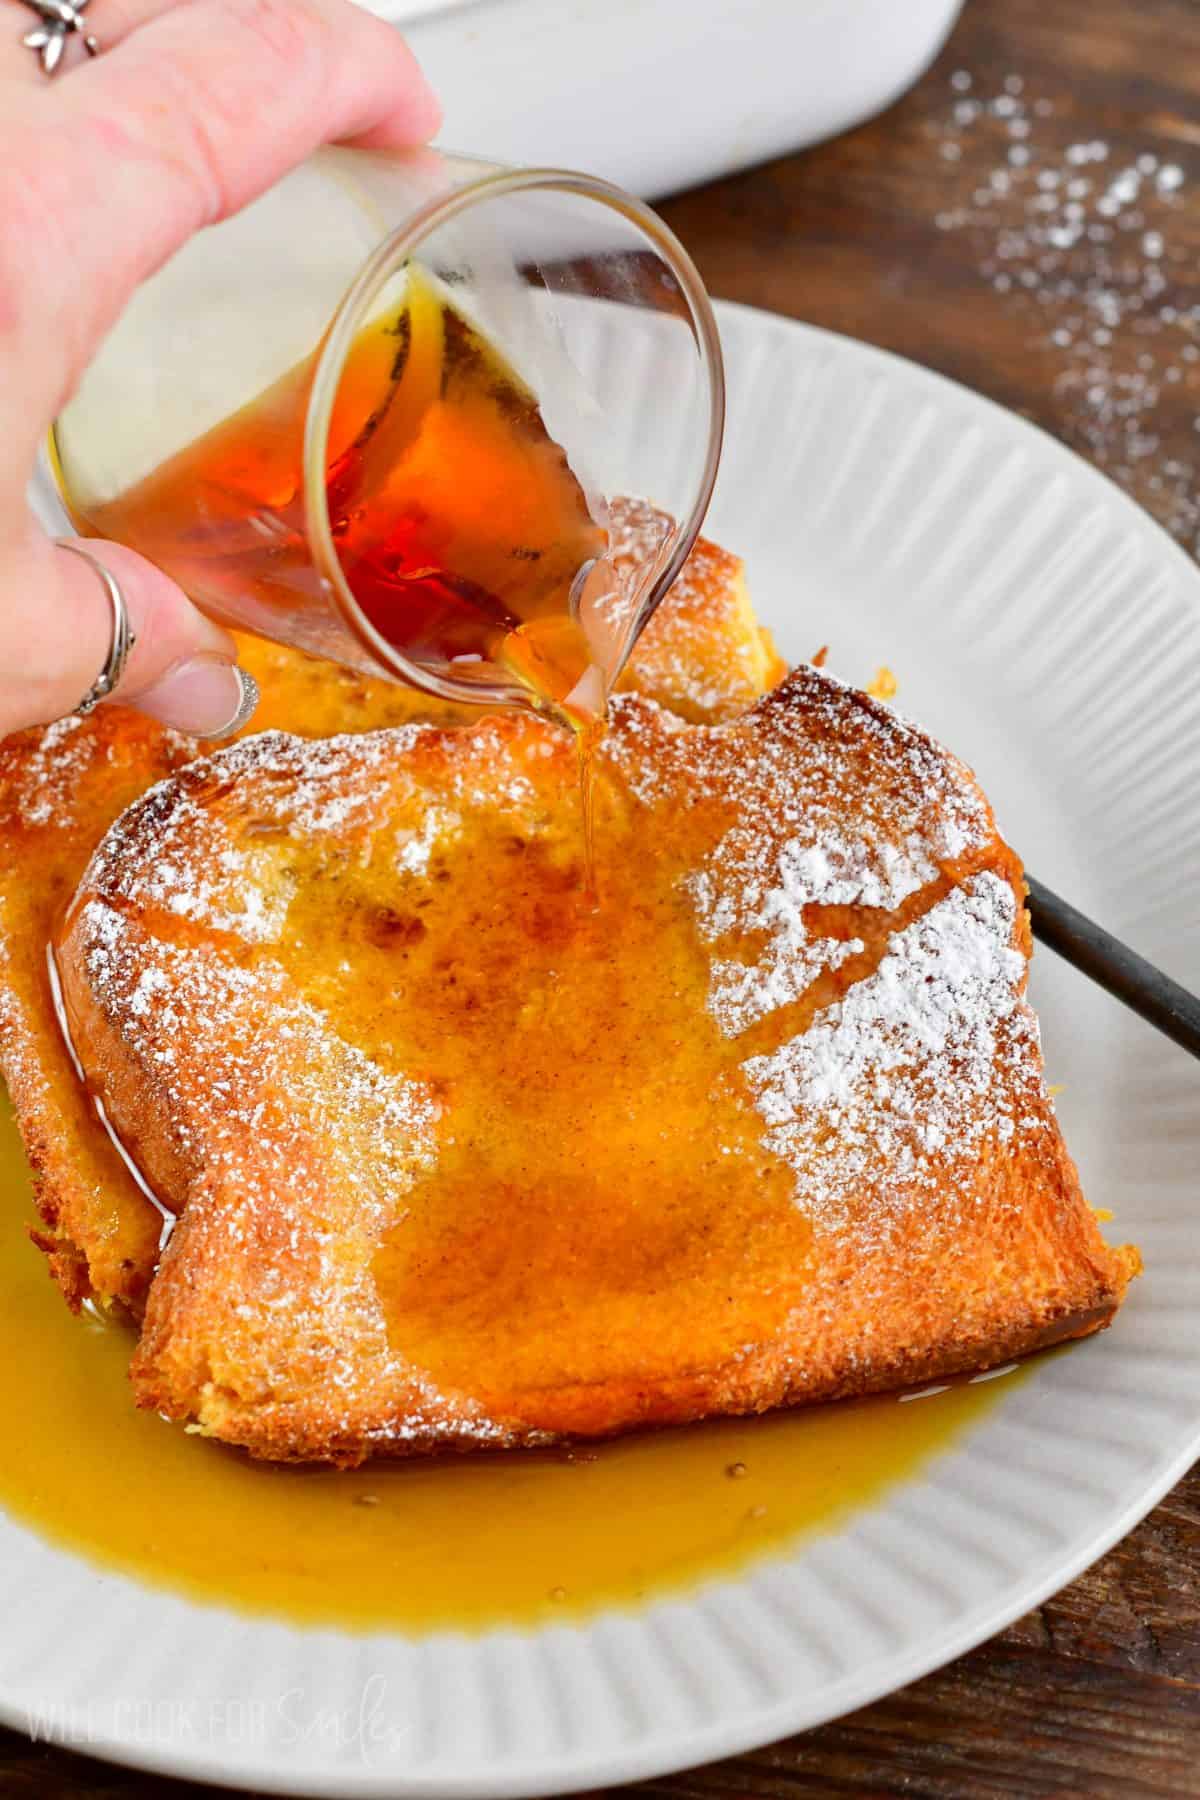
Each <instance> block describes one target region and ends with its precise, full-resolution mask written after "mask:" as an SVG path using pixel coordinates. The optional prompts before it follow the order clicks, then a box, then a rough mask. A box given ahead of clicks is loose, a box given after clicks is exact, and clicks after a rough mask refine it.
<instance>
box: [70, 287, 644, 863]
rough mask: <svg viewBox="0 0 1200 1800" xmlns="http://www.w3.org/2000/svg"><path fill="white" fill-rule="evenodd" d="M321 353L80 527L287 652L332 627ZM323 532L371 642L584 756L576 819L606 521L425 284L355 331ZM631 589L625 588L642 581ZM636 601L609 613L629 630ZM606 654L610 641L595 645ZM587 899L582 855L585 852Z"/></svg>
mask: <svg viewBox="0 0 1200 1800" xmlns="http://www.w3.org/2000/svg"><path fill="white" fill-rule="evenodd" d="M318 358H319V350H318V351H317V352H315V353H314V354H313V355H312V356H311V357H310V358H308V359H306V360H305V361H304V362H303V363H300V364H298V365H297V366H296V367H294V368H293V369H291V370H290V371H289V372H288V373H287V374H286V375H284V376H283V377H282V378H281V379H280V380H279V381H277V382H276V383H275V384H274V385H273V386H272V387H270V388H269V389H267V390H266V391H265V392H264V393H262V394H260V395H259V396H258V397H257V398H256V399H254V400H253V401H251V402H250V403H249V405H247V406H245V407H244V408H242V410H241V411H239V412H237V413H235V414H234V415H233V416H232V417H230V418H228V419H226V420H225V421H224V422H223V423H222V424H220V425H218V426H216V427H215V428H214V429H213V430H211V431H209V432H207V433H206V434H205V435H204V436H202V437H199V438H197V439H196V441H195V442H193V443H191V444H189V445H187V446H186V447H185V448H184V449H183V450H181V451H179V452H177V453H176V454H175V455H174V456H172V457H170V458H169V460H167V461H166V462H164V463H162V464H161V465H160V466H159V467H158V468H157V469H156V470H154V472H153V473H152V474H150V475H149V476H147V477H146V478H144V479H143V480H141V481H139V482H138V483H137V484H136V485H134V486H132V487H130V488H128V489H127V490H126V491H125V492H124V493H122V494H120V495H118V496H117V497H116V498H115V499H113V500H111V501H108V502H103V503H100V504H95V505H92V506H90V507H88V508H87V510H86V513H85V514H84V515H83V516H82V517H81V523H83V524H84V525H85V526H86V528H87V529H88V530H89V531H91V532H94V533H96V534H98V535H101V536H104V537H109V538H114V539H116V540H118V541H119V542H122V543H125V544H129V545H131V546H132V547H133V548H135V549H137V550H139V551H140V552H141V553H142V554H143V555H145V556H147V557H149V558H150V559H151V561H153V562H155V563H157V564H158V565H159V566H160V567H161V568H164V569H165V570H167V572H168V573H170V574H171V575H172V576H173V577H174V578H175V579H176V580H177V581H178V582H179V583H180V585H181V586H182V587H184V588H185V589H186V590H187V591H188V592H189V593H190V594H192V595H193V597H194V598H196V599H197V601H198V602H199V603H200V604H201V605H204V606H206V607H208V608H210V609H211V610H213V611H215V612H216V613H217V614H218V615H221V614H224V615H225V616H230V614H231V612H232V610H233V609H232V608H231V605H230V602H231V601H232V600H233V599H234V597H235V596H236V598H237V601H238V603H239V604H238V616H239V617H245V616H246V605H247V602H248V601H249V602H250V603H251V604H252V607H253V616H254V617H255V619H256V620H257V621H258V628H259V629H261V630H262V631H263V632H264V634H266V635H270V636H280V637H287V636H288V635H289V633H288V629H287V627H286V625H285V624H283V623H282V621H283V619H284V618H285V617H286V616H287V615H293V614H294V613H295V612H296V610H297V609H307V610H308V611H310V612H312V613H313V614H314V616H316V615H319V614H324V613H325V611H326V607H327V602H326V597H325V594H324V593H323V592H322V580H323V578H322V576H321V574H320V572H319V570H318V569H317V567H316V566H315V565H314V562H313V559H312V554H311V550H310V547H309V543H308V540H307V536H306V518H305V499H304V466H303V465H304V432H305V421H306V413H307V408H308V402H309V395H310V392H311V388H312V383H313V377H314V373H315V370H316V365H317V361H318ZM325 494H326V504H327V508H328V517H329V524H330V530H331V534H332V538H333V543H334V547H335V551H336V554H337V558H338V561H339V562H340V564H341V568H342V572H343V574H344V577H345V580H346V582H347V584H348V586H349V588H350V590H351V592H352V594H353V596H354V599H355V600H356V601H357V603H358V606H359V607H360V608H361V611H362V613H363V614H364V615H365V617H366V619H367V621H368V622H369V624H370V625H371V626H372V627H373V628H374V629H375V631H376V632H378V633H379V635H380V637H382V638H383V639H384V640H385V641H386V642H387V643H388V644H390V645H392V646H393V647H394V648H395V649H396V650H398V651H399V652H400V653H401V654H402V655H403V656H404V657H405V658H406V660H407V661H408V662H409V663H411V664H415V665H416V666H417V667H418V668H419V669H425V670H430V671H433V672H435V673H438V672H442V673H444V674H445V675H446V676H449V677H453V678H455V679H457V680H460V681H461V680H463V679H465V680H467V681H468V682H469V681H470V680H471V678H472V672H473V671H474V670H476V669H478V670H479V671H480V673H482V672H483V669H484V668H485V667H490V668H491V669H492V670H493V671H494V670H495V668H496V667H497V666H499V667H500V668H501V669H502V670H503V671H504V672H505V674H506V675H507V676H508V677H510V678H511V679H513V680H514V681H515V682H516V683H517V684H519V687H520V688H521V689H523V690H524V691H526V692H527V693H528V694H529V696H530V699H531V702H532V703H533V704H534V705H535V706H537V707H538V709H539V710H541V711H544V712H546V713H548V714H550V715H551V716H554V717H556V718H557V719H558V720H559V721H560V722H563V723H565V724H567V725H569V726H571V727H572V728H573V729H574V730H575V732H576V734H577V738H578V743H579V750H580V778H581V783H582V789H583V816H584V820H585V828H586V821H587V820H588V819H590V816H591V802H590V786H591V779H592V771H593V768H594V759H593V751H594V749H595V746H596V743H597V742H598V739H599V737H600V736H601V735H602V732H603V720H604V709H605V704H606V701H607V696H608V690H609V687H610V685H611V679H612V676H613V675H614V674H615V666H616V662H617V658H618V654H619V649H620V646H619V644H617V643H616V642H615V641H613V639H612V635H611V634H609V633H606V632H605V630H604V623H603V622H604V617H605V607H604V600H605V598H606V597H607V596H608V595H609V594H612V593H615V592H616V577H615V575H614V573H613V571H612V570H611V568H610V566H609V565H608V564H607V563H606V562H605V561H604V556H605V550H606V548H607V544H608V532H607V529H606V526H605V523H604V517H603V513H604V509H603V505H602V503H601V502H599V501H598V500H596V499H595V498H589V496H588V494H587V493H586V492H585V489H584V487H583V485H582V483H581V481H580V479H579V478H578V476H577V475H576V473H575V472H574V471H573V470H572V468H571V465H570V463H569V462H568V459H567V456H566V453H565V452H564V450H563V449H562V448H561V446H560V445H559V444H558V443H556V442H555V440H554V438H553V437H552V436H551V435H550V433H549V431H548V430H547V428H546V425H545V423H544V421H543V418H542V414H541V411H540V409H539V405H538V401H537V398H536V396H535V395H534V394H533V393H532V391H531V390H530V389H529V387H528V386H526V384H525V383H524V382H523V381H522V380H521V378H520V376H518V375H517V374H516V373H515V372H514V371H513V370H512V369H511V368H510V367H509V366H508V365H507V364H506V363H505V361H504V360H503V358H502V357H501V356H500V355H499V353H498V352H497V351H496V350H495V349H494V348H493V347H492V345H490V344H489V343H488V342H487V341H486V340H485V338H484V337H483V336H482V334H481V333H480V332H479V331H477V330H476V329H475V328H474V327H473V326H472V325H470V324H469V323H468V322H467V321H466V320H465V319H464V318H463V317H462V316H461V314H459V313H458V312H456V311H455V309H454V307H453V306H452V305H451V304H450V302H449V300H448V299H447V298H446V296H445V295H444V293H442V292H441V291H440V290H439V289H438V288H437V287H435V285H434V283H433V282H432V281H431V279H430V278H428V277H426V276H425V275H423V274H422V273H420V272H419V271H418V270H416V269H415V268H411V267H410V269H409V272H408V280H407V285H406V289H405V294H404V299H403V302H402V303H401V304H400V306H399V308H398V309H394V310H392V311H389V312H386V313H384V314H382V315H380V316H378V317H377V318H375V319H374V320H373V321H372V322H370V323H369V324H368V325H366V326H365V327H364V328H363V329H362V330H361V331H360V333H359V334H358V336H357V338H356V339H355V340H354V342H353V344H352V346H351V348H350V351H349V353H348V355H347V357H346V361H345V363H344V366H343V370H342V374H341V379H340V382H339V385H338V389H337V395H336V399H335V402H334V409H333V417H332V422H331V427H330V432H329V443H328V453H327V458H326V473H325ZM624 579H627V580H636V574H635V575H632V576H630V575H629V574H628V573H626V574H625V576H624ZM628 604H629V596H628V595H625V596H624V597H623V601H622V606H621V609H620V610H621V613H622V616H629V612H628V611H627V607H628ZM606 639H608V641H605V640H606ZM587 849H588V860H587V866H588V869H589V885H590V870H591V844H590V835H589V841H588V846H587Z"/></svg>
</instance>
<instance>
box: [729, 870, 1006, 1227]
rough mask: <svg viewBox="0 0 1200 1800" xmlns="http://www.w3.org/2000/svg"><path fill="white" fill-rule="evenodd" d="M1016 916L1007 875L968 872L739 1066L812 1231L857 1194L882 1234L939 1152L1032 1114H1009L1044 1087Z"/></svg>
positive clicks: (968, 1145) (931, 1183) (936, 1173)
mask: <svg viewBox="0 0 1200 1800" xmlns="http://www.w3.org/2000/svg"><path fill="white" fill-rule="evenodd" d="M1015 919H1016V901H1015V899H1014V897H1013V893H1012V889H1011V888H1010V887H1009V885H1008V883H1007V882H1005V881H1003V880H1001V879H1000V877H999V876H997V875H994V874H991V873H990V872H989V873H984V874H981V875H977V876H975V877H973V878H972V879H971V880H969V881H968V882H967V883H965V885H964V886H963V887H962V888H958V889H956V890H955V891H954V892H952V893H951V894H949V895H948V896H947V897H946V898H945V899H944V900H941V901H939V902H938V903H937V904H936V905H935V906H933V907H931V908H930V910H929V912H927V913H926V914H924V916H923V917H922V918H920V919H919V920H917V921H916V922H915V923H914V924H912V925H910V926H908V927H907V928H906V929H905V930H903V931H901V932H897V933H896V934H895V935H893V937H892V938H891V939H890V940H889V943H888V948H887V953H886V955H885V956H884V958H883V961H882V962H881V963H880V965H879V967H878V969H877V970H876V972H875V973H874V974H873V975H871V976H869V977H867V978H866V979H865V980H863V981H861V982H859V983H857V984H856V985H855V986H854V987H852V988H851V989H850V991H849V992H848V993H847V995H846V996H845V998H844V999H843V1000H841V1001H840V1002H839V1003H838V1004H836V1005H834V1006H831V1007H828V1008H827V1009H826V1010H825V1011H824V1012H822V1013H818V1015H817V1016H816V1018H815V1019H814V1020H813V1021H812V1024H811V1025H810V1026H809V1029H808V1030H807V1031H806V1032H805V1033H803V1035H801V1036H799V1037H795V1038H792V1039H791V1040H790V1041H789V1042H788V1043H786V1044H784V1045H783V1046H782V1047H781V1048H780V1049H779V1050H776V1051H775V1052H773V1053H772V1054H771V1055H768V1056H756V1057H751V1058H750V1059H749V1060H748V1061H747V1062H746V1063H745V1064H744V1065H743V1066H744V1069H745V1073H746V1076H747V1078H748V1080H749V1083H750V1087H751V1091H752V1094H753V1096H754V1100H755V1104H756V1105H757V1107H758V1110H759V1112H760V1113H761V1114H762V1116H763V1118H764V1119H765V1120H766V1122H767V1125H768V1127H769V1130H768V1133H767V1137H766V1140H765V1142H766V1145H767V1148H768V1149H770V1150H773V1151H774V1152H775V1153H776V1154H777V1155H779V1156H781V1157H783V1158H784V1159H785V1160H786V1161H788V1162H790V1163H791V1164H792V1166H793V1167H794V1168H795V1170H796V1173H797V1181H798V1197H799V1198H801V1199H802V1200H803V1203H804V1206H805V1209H806V1210H808V1211H811V1213H812V1216H813V1220H814V1223H815V1224H816V1225H817V1226H818V1227H819V1228H820V1229H822V1230H831V1229H837V1228H839V1227H842V1226H844V1225H845V1224H846V1223H847V1222H848V1218H849V1214H850V1211H851V1209H852V1208H854V1207H855V1205H856V1203H862V1202H863V1201H864V1198H866V1199H867V1200H868V1201H869V1204H870V1209H871V1217H870V1218H868V1219H867V1220H866V1221H865V1225H866V1227H867V1228H868V1229H872V1228H873V1229H874V1230H875V1231H876V1232H886V1231H888V1230H890V1229H892V1228H894V1226H895V1225H896V1224H897V1223H898V1222H899V1220H900V1218H901V1217H902V1215H903V1213H904V1212H905V1211H906V1210H907V1208H908V1207H909V1206H919V1205H921V1203H922V1190H923V1189H925V1190H928V1189H930V1188H933V1187H935V1186H936V1185H938V1183H939V1182H942V1181H944V1179H945V1172H944V1171H945V1159H946V1157H947V1156H951V1157H957V1156H961V1155H962V1154H964V1153H966V1154H970V1153H972V1152H973V1151H974V1150H975V1149H976V1147H977V1146H978V1145H979V1144H980V1143H981V1142H982V1140H984V1139H985V1138H988V1137H992V1138H995V1139H997V1140H998V1141H999V1142H1001V1143H1004V1142H1006V1141H1007V1140H1008V1139H1009V1138H1011V1136H1012V1135H1013V1133H1014V1131H1015V1130H1016V1129H1017V1128H1018V1126H1019V1127H1021V1128H1022V1129H1030V1128H1034V1127H1036V1126H1037V1124H1038V1123H1039V1115H1038V1114H1037V1113H1036V1111H1031V1112H1030V1114H1029V1116H1026V1115H1025V1113H1024V1111H1022V1114H1021V1116H1020V1117H1018V1116H1017V1113H1016V1110H1015V1109H1016V1107H1017V1106H1019V1105H1020V1103H1021V1096H1022V1095H1025V1096H1028V1099H1029V1101H1030V1102H1031V1103H1032V1102H1033V1101H1034V1099H1035V1098H1036V1097H1037V1096H1038V1095H1039V1094H1040V1091H1041V1076H1040V1066H1039V1062H1038V1055H1037V1024H1036V1021H1035V1019H1034V1016H1033V1013H1032V1012H1031V1011H1030V1009H1029V1008H1028V1007H1027V1006H1026V1005H1025V1004H1024V1002H1023V1001H1022V1000H1021V999H1020V997H1019V995H1020V985H1021V982H1022V980H1023V978H1024V974H1025V958H1024V956H1023V955H1022V954H1021V952H1020V951H1019V950H1016V949H1014V948H1013V947H1012V933H1013V925H1014V923H1015ZM1006 1064H1007V1065H1008V1067H1005V1065H1006ZM1014 1076H1015V1077H1016V1079H1015V1080H1014V1079H1013V1078H1012V1077H1014ZM934 1159H937V1164H936V1166H934ZM881 1197H882V1199H883V1202H884V1203H883V1204H881V1203H880V1200H881Z"/></svg>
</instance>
